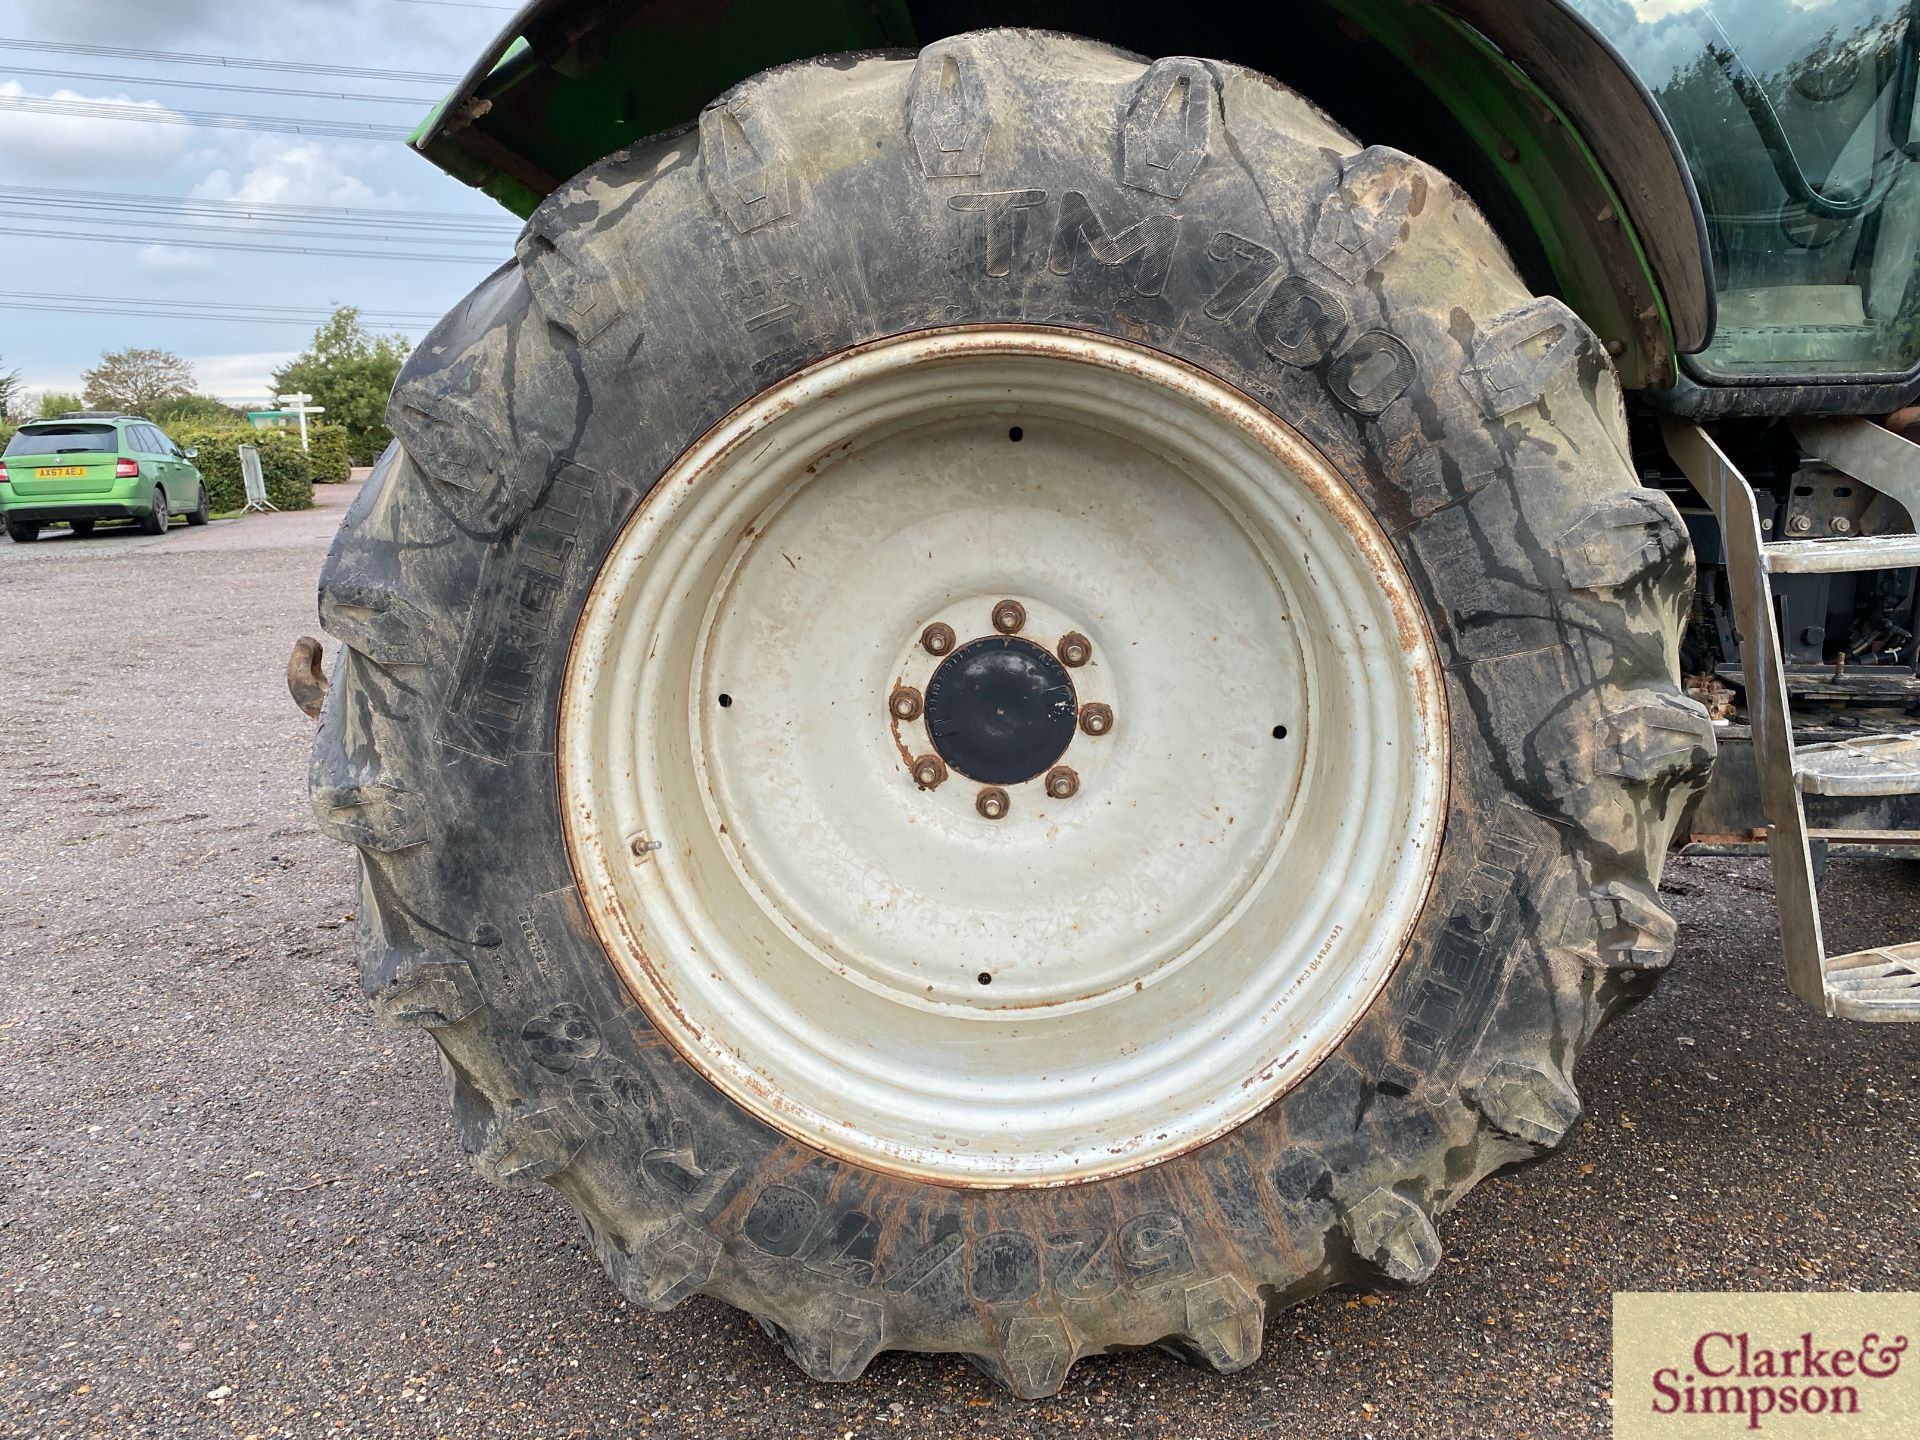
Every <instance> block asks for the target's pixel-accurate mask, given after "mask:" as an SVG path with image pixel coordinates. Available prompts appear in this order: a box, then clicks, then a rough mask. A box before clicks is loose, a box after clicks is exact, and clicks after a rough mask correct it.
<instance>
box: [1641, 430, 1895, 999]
mask: <svg viewBox="0 0 1920 1440" xmlns="http://www.w3.org/2000/svg"><path fill="white" fill-rule="evenodd" d="M1665 429H1666V440H1667V449H1668V451H1669V452H1670V453H1671V454H1672V456H1673V458H1674V460H1675V462H1676V463H1678V465H1679V466H1680V468H1681V469H1682V470H1683V471H1684V472H1685V473H1686V476H1687V478H1688V479H1689V480H1691V481H1692V482H1693V484H1694V487H1695V488H1696V489H1697V490H1699V492H1700V493H1701V495H1703V496H1704V497H1705V498H1706V501H1707V504H1708V505H1709V506H1711V507H1712V509H1713V513H1714V515H1715V516H1716V517H1718V519H1719V521H1720V531H1721V535H1722V538H1723V543H1724V544H1725V546H1726V559H1727V579H1728V582H1729V588H1730V590H1731V594H1732V599H1733V607H1734V619H1735V621H1736V622H1737V624H1738V625H1739V630H1740V640H1741V644H1740V661H1741V668H1742V669H1743V671H1744V672H1745V678H1746V687H1747V718H1748V721H1749V723H1750V724H1751V726H1752V728H1753V749H1754V760H1755V763H1756V764H1757V766H1758V768H1759V772H1760V801H1761V805H1762V807H1763V809H1764V810H1765V812H1766V817H1767V849H1768V853H1769V854H1770V856H1771V857H1772V860H1773V892H1774V903H1775V905H1776V906H1777V907H1778V909H1779V911H1780V944H1781V948H1782V949H1783V950H1785V952H1786V960H1787V984H1788V987H1789V988H1790V989H1791V990H1792V991H1793V993H1794V994H1796V995H1798V996H1799V997H1800V998H1801V999H1802V1000H1805V1001H1806V1002H1807V1003H1809V1004H1811V1005H1813V1006H1816V1007H1817V1008H1819V1009H1820V1010H1821V1011H1822V1012H1823V1013H1824V1014H1827V1015H1832V1016H1837V1017H1839V1018H1840V1019H1844V1020H1873V1021H1900V1020H1910V1021H1920V940H1915V941H1910V942H1908V943H1906V944H1901V945H1888V946H1881V947H1879V948H1876V949H1872V950H1861V951H1857V952H1855V953H1853V954H1850V955H1828V954H1827V951H1826V941H1825V939H1824V937H1823V936H1822V934H1821V929H1820V901H1819V897H1818V895H1817V894H1816V893H1815V890H1814V876H1813V860H1812V857H1811V855H1810V854H1809V851H1808V846H1807V838H1808V834H1807V829H1808V827H1807V814H1806V808H1805V805H1804V798H1805V797H1806V796H1807V795H1853V796H1859V795H1909V794H1916V793H1920V734H1915V735H1885V736H1875V737H1872V738H1868V739H1861V740H1843V741H1838V742H1836V743H1833V744H1827V745H1808V746H1806V747H1805V748H1804V749H1801V750H1800V751H1799V752H1798V753H1797V754H1796V753H1795V748H1794V743H1793V720H1792V716H1791V714H1790V711H1789V708H1788V703H1787V679H1786V666H1785V663H1784V661H1783V659H1782V652H1781V647H1780V635H1779V631H1778V629H1777V628H1776V624H1775V616H1776V615H1777V613H1778V612H1777V611H1776V610H1775V608H1774V603H1773V586H1772V584H1771V581H1770V579H1769V577H1770V576H1771V575H1775V574H1809V573H1833V572H1836V571H1849V570H1879V569H1883V568H1888V567H1894V566H1901V567H1904V566H1909V565H1913V566H1920V536H1916V535H1875V536H1871V537H1865V538H1854V539H1835V540H1789V541H1769V540H1767V539H1766V537H1765V534H1764V532H1763V531H1762V530H1761V527H1760V511H1759V507H1758V504H1757V503H1756V502H1755V499H1754V494H1753V489H1752V487H1751V486H1749V485H1748V484H1747V480H1746V477H1745V476H1744V475H1742V474H1741V473H1740V472H1739V470H1737V469H1735V468H1734V465H1733V462H1732V461H1730V460H1728V459H1727V457H1726V454H1725V453H1724V452H1723V451H1722V450H1721V449H1720V447H1719V446H1718V445H1716V444H1715V443H1714V442H1713V440H1712V438H1711V437H1709V436H1708V435H1707V433H1706V432H1705V431H1704V430H1702V429H1701V428H1700V427H1699V426H1698V425H1695V424H1693V423H1692V422H1691V421H1686V420H1681V419H1678V418H1675V417H1669V418H1668V419H1667V420H1666V421H1665ZM1888 433H1889V434H1891V432H1888ZM1892 438H1894V439H1896V440H1897V439H1898V438H1899V437H1897V436H1893V437H1892ZM1900 443H1901V444H1903V445H1905V444H1906V443H1907V442H1905V441H1901V442H1900ZM1909 448H1911V449H1913V450H1914V452H1915V456H1916V460H1917V461H1920V446H1913V447H1909ZM1855 478H1863V477H1855ZM1867 483H1868V484H1872V483H1873V481H1872V479H1871V478H1870V477H1867ZM1823 833H1827V834H1829V835H1830V836H1832V838H1846V837H1845V836H1844V835H1841V834H1838V833H1837V832H1823Z"/></svg>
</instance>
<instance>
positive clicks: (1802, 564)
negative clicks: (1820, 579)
mask: <svg viewBox="0 0 1920 1440" xmlns="http://www.w3.org/2000/svg"><path fill="white" fill-rule="evenodd" d="M1760 548H1761V553H1762V555H1763V556H1764V558H1765V562H1766V567H1767V569H1768V570H1769V571H1770V572H1771V573H1773V574H1775V575H1823V574H1836V573H1840V572H1844V571H1849V570H1903V569H1908V568H1911V567H1914V566H1920V535H1862V536H1854V537H1852V538H1850V539H1831V540H1773V541H1769V542H1768V543H1767V544H1765V545H1763V546H1761V547H1760Z"/></svg>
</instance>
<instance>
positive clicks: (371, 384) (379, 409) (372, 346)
mask: <svg viewBox="0 0 1920 1440" xmlns="http://www.w3.org/2000/svg"><path fill="white" fill-rule="evenodd" d="M409 348H410V347H409V346H408V344H407V342H406V341H405V340H404V339H402V338H401V337H399V336H397V335H381V336H378V337H375V336H374V335H371V334H369V333H368V331H367V327H366V326H364V325H362V324H361V323H360V311H359V310H358V309H357V308H356V307H354V306H352V305H343V306H341V307H340V308H339V309H337V310H335V311H334V312H333V316H332V318H331V319H329V320H328V321H327V322H326V323H325V324H324V325H322V326H321V327H320V328H319V329H318V330H316V331H314V334H313V345H312V347H311V348H310V349H308V350H307V351H306V353H305V354H303V355H301V356H300V357H299V358H298V359H296V360H295V361H294V362H293V363H292V364H291V365H289V366H287V367H286V369H284V370H281V371H279V372H278V373H277V374H276V375H275V376H274V377H273V388H274V393H275V394H277V395H295V394H301V393H304V394H308V395H311V396H313V400H314V403H315V404H316V405H324V406H325V407H326V410H327V420H328V421H329V422H330V423H332V424H335V425H344V426H345V427H346V431H347V443H348V448H349V449H350V450H351V451H352V454H353V463H354V464H356V465H371V464H372V463H373V462H374V461H375V460H377V459H378V458H379V457H380V452H381V451H382V450H385V449H386V448H387V446H388V444H389V443H391V441H392V440H393V434H392V432H391V431H389V430H388V429H387V396H388V395H389V394H391V393H392V391H393V385H394V381H396V380H398V379H399V378H400V367H401V366H402V365H404V364H405V363H406V360H407V352H408V350H409Z"/></svg>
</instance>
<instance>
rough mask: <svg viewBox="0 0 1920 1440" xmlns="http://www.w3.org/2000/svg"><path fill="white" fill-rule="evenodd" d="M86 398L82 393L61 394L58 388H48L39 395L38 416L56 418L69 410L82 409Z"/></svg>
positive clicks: (85, 403) (47, 418)
mask: <svg viewBox="0 0 1920 1440" xmlns="http://www.w3.org/2000/svg"><path fill="white" fill-rule="evenodd" d="M86 408H87V400H86V397H85V396H84V395H62V394H61V393H60V392H59V391H58V390H49V391H48V392H47V393H46V394H44V395H42V396H41V397H40V418H41V419H42V420H58V419H59V418H60V417H61V416H62V415H64V414H66V413H67V412H68V411H69V410H84V409H86Z"/></svg>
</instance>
